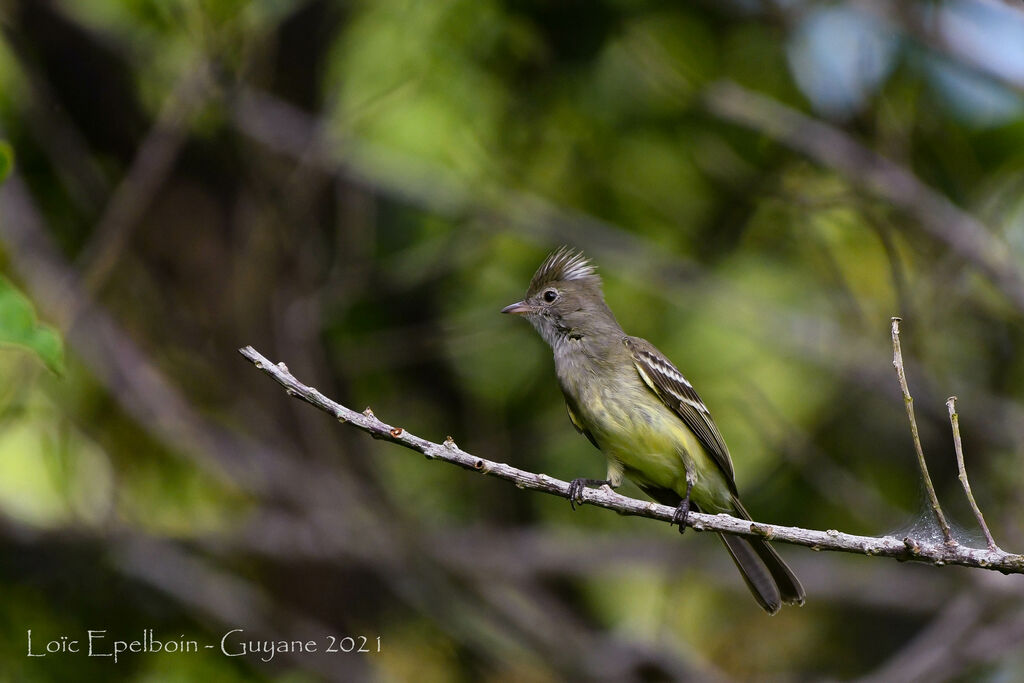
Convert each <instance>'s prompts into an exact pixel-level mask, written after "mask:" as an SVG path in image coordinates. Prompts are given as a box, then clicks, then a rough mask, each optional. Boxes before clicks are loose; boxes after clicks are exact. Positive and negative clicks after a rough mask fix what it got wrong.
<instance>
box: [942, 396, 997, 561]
mask: <svg viewBox="0 0 1024 683" xmlns="http://www.w3.org/2000/svg"><path fill="white" fill-rule="evenodd" d="M946 407H947V408H949V422H950V424H951V425H952V426H953V447H954V449H955V450H956V468H957V471H959V473H960V484H961V485H963V487H964V493H965V494H967V502H969V503H970V504H971V510H973V511H974V516H975V517H976V518H977V520H978V526H980V527H981V530H982V532H984V534H985V540H986V541H987V542H988V547H989V550H995V549H996V547H997V546H996V542H995V539H993V538H992V532H991V531H989V530H988V524H985V516H984V515H983V514H981V508H979V507H978V503H977V501H975V500H974V493H973V492H972V491H971V482H970V481H968V479H967V469H966V468H965V467H964V449H963V444H961V443H960V417H959V415H957V412H956V396H950V397H949V398H947V399H946Z"/></svg>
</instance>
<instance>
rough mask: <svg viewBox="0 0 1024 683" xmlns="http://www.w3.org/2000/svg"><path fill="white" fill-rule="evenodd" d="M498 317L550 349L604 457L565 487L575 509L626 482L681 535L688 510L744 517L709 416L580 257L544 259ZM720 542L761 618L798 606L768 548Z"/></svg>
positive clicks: (799, 597)
mask: <svg viewBox="0 0 1024 683" xmlns="http://www.w3.org/2000/svg"><path fill="white" fill-rule="evenodd" d="M501 312H502V313H506V314H511V315H516V316H522V317H524V318H526V320H528V321H529V322H530V323H531V324H532V325H533V327H534V328H535V329H536V330H537V332H538V333H539V334H540V336H541V337H542V338H543V339H544V340H545V341H546V342H547V343H548V345H550V346H551V349H552V351H553V354H554V362H555V374H556V375H557V377H558V383H559V386H560V387H561V390H562V394H563V396H564V398H565V404H566V409H567V411H568V413H569V421H570V422H571V423H572V425H573V427H575V428H576V431H578V432H579V433H581V434H582V435H583V436H585V437H586V438H587V439H588V440H589V441H590V443H592V444H593V445H594V446H595V447H596V448H597V449H598V450H600V451H601V452H602V453H603V454H604V455H605V456H606V458H607V465H608V469H607V474H606V477H605V479H592V478H583V477H579V478H576V479H573V480H572V482H571V484H570V487H569V494H570V495H569V499H570V503H572V504H573V507H574V508H575V504H576V503H577V502H580V496H581V494H582V492H583V489H584V487H588V486H605V485H607V486H609V487H611V488H617V487H618V486H620V485H621V484H622V481H623V477H626V478H628V479H629V480H630V481H632V482H633V483H634V484H636V485H637V486H638V487H639V488H640V490H641V491H643V492H644V493H645V494H647V495H648V496H650V497H651V498H652V499H654V500H655V501H657V502H659V503H661V504H663V505H670V506H673V507H675V508H676V511H675V514H674V515H673V523H677V524H679V531H680V533H682V532H683V531H685V528H686V520H687V517H688V515H689V512H690V510H691V509H693V510H697V511H698V512H705V513H709V514H719V513H726V514H729V515H732V516H735V517H740V518H742V519H748V520H749V519H751V517H750V514H749V513H748V512H747V510H746V508H745V507H743V504H742V503H741V502H740V499H739V494H738V491H737V488H736V476H735V471H734V468H733V463H732V457H731V456H730V454H729V448H728V446H726V444H725V439H724V438H723V437H722V434H721V432H720V431H719V429H718V427H717V426H716V425H715V422H714V420H713V419H712V417H711V411H709V410H708V408H707V406H705V405H704V402H703V401H702V400H701V398H700V396H699V395H698V394H697V392H696V390H695V389H694V388H693V385H692V384H691V383H690V382H689V380H687V379H686V377H685V376H684V375H683V373H682V372H680V371H679V369H678V368H677V367H676V366H675V365H674V364H673V363H672V361H670V360H669V359H668V357H667V356H665V354H663V353H662V352H661V351H659V350H658V349H657V348H656V347H655V346H654V345H653V344H652V343H650V342H649V341H647V340H645V339H641V338H639V337H633V336H630V335H628V334H626V333H625V331H623V329H622V326H621V325H619V322H618V320H616V318H615V315H614V314H613V313H612V311H611V309H610V308H609V307H608V304H607V303H606V302H605V299H604V292H603V289H602V283H601V278H600V276H599V275H598V274H597V271H596V268H595V266H594V265H593V264H592V263H591V261H590V260H589V259H588V258H587V257H586V256H584V255H583V253H582V252H580V251H578V250H575V249H572V248H570V247H568V246H563V247H561V248H559V249H557V250H556V251H554V252H552V253H551V254H550V255H549V256H548V257H547V258H546V259H545V260H544V262H543V263H542V264H541V265H540V267H539V268H538V269H537V271H536V273H534V275H533V278H532V279H531V281H530V286H529V289H528V290H527V292H526V298H524V299H523V300H521V301H517V302H516V303H514V304H510V305H509V306H506V307H505V308H503V309H502V310H501ZM719 536H720V537H721V539H722V542H723V543H724V544H725V547H726V549H727V550H728V551H729V555H730V556H731V557H732V560H733V562H735V563H736V567H737V568H738V569H739V571H740V574H741V575H742V577H743V580H744V581H745V582H746V584H747V587H748V588H749V589H750V592H751V593H752V594H753V596H754V598H755V599H756V600H757V603H758V604H759V605H760V606H761V607H762V608H763V609H764V610H765V611H766V612H768V613H769V614H775V613H776V612H778V610H779V609H780V607H781V605H782V604H790V605H802V604H803V603H804V598H805V593H804V589H803V586H801V585H800V581H799V579H797V577H796V575H795V574H794V573H793V571H792V570H791V569H790V568H789V566H788V565H787V564H786V563H785V562H784V561H783V560H782V558H781V557H779V554H778V553H777V552H776V551H775V549H774V548H773V547H772V546H771V544H769V543H768V541H766V540H764V539H758V538H745V537H740V536H733V535H728V534H719Z"/></svg>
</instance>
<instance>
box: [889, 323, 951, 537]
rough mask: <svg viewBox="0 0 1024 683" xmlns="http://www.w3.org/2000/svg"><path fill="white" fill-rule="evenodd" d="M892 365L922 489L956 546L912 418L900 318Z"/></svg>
mask: <svg viewBox="0 0 1024 683" xmlns="http://www.w3.org/2000/svg"><path fill="white" fill-rule="evenodd" d="M892 364H893V367H895V368H896V377H897V379H899V381H900V389H902V390H903V404H904V405H905V406H906V407H907V419H908V420H910V435H911V436H912V437H913V438H914V452H916V453H917V466H918V467H919V468H920V469H921V478H922V479H923V480H924V487H925V489H926V490H927V491H928V503H929V505H931V507H932V512H933V513H934V514H935V520H936V521H937V522H938V523H939V528H940V529H942V536H943V538H945V539H946V544H947V545H956V541H954V540H953V534H952V533H951V532H950V530H949V523H948V522H947V521H946V515H944V514H943V513H942V506H941V505H939V497H938V496H936V495H935V486H933V485H932V478H931V475H929V474H928V463H926V462H925V460H924V449H923V448H921V435H920V434H918V432H917V418H916V417H914V399H913V397H911V395H910V387H909V386H907V373H906V371H904V369H903V350H902V349H901V348H900V318H897V317H893V319H892Z"/></svg>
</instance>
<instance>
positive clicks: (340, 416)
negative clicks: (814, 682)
mask: <svg viewBox="0 0 1024 683" xmlns="http://www.w3.org/2000/svg"><path fill="white" fill-rule="evenodd" d="M239 353H241V354H242V355H243V356H244V357H245V358H246V359H248V360H249V361H251V362H252V363H253V364H254V365H255V366H256V367H257V368H258V369H260V370H262V371H263V372H265V373H267V374H268V375H270V376H271V377H273V378H274V380H276V381H277V383H278V384H280V385H281V386H283V387H284V388H285V390H286V392H287V393H288V395H289V396H294V397H296V398H301V399H302V400H303V401H306V402H307V403H309V404H310V405H312V406H314V407H316V408H319V409H320V410H322V411H324V412H326V413H328V414H330V415H332V416H333V417H334V418H336V419H337V420H339V421H340V422H347V423H349V424H351V425H352V426H354V427H356V428H357V429H360V430H362V431H364V432H367V433H368V434H370V436H372V437H373V438H375V439H380V440H383V441H390V442H392V443H395V444H398V445H400V446H404V447H406V448H408V449H410V450H414V451H417V452H419V453H422V454H423V455H425V456H426V457H427V459H428V460H443V461H444V462H447V463H450V464H453V465H458V466H459V467H462V468H464V469H467V470H473V471H475V472H480V473H481V474H487V475H490V476H492V477H498V478H499V479H504V480H505V481H510V482H512V483H514V484H515V485H516V486H517V487H518V488H522V489H530V490H532V491H541V492H543V493H548V494H551V495H555V496H560V497H562V498H569V496H570V493H569V483H568V482H565V481H562V480H560V479H556V478H554V477H550V476H548V475H546V474H537V473H534V472H528V471H526V470H521V469H518V468H515V467H512V466H511V465H507V464H505V463H501V462H494V461H492V460H486V459H484V458H480V457H477V456H475V455H473V454H472V453H467V452H466V451H464V450H462V449H461V448H459V447H458V446H457V445H456V444H455V441H454V440H452V439H451V437H449V438H448V439H446V440H445V441H444V443H435V442H433V441H428V440H427V439H424V438H421V437H419V436H416V435H415V434H412V433H410V432H408V431H406V430H405V429H403V428H402V427H394V426H392V425H389V424H386V423H384V422H382V421H380V420H378V419H377V418H376V417H375V416H374V414H373V411H371V410H370V409H369V408H367V409H366V410H365V411H363V412H361V413H360V412H356V411H354V410H352V409H351V408H347V407H345V406H343V405H341V404H339V403H337V402H335V401H332V400H331V399H329V398H327V397H326V396H324V395H323V394H321V393H320V392H319V391H317V390H316V389H315V388H312V387H309V386H306V385H305V384H303V383H302V382H300V381H298V380H297V379H295V377H293V376H292V374H291V373H290V372H288V368H287V367H285V366H284V364H283V363H282V364H274V363H272V362H271V361H270V360H268V359H267V358H265V357H264V356H263V355H262V354H260V353H259V352H258V351H256V350H255V349H254V348H252V347H251V346H246V347H245V348H242V349H239ZM582 499H583V501H582V502H584V503H589V504H591V505H595V506H597V507H603V508H607V509H609V510H615V511H616V512H618V513H620V514H623V515H630V516H636V517H647V518H650V519H659V520H661V521H663V522H671V521H672V518H673V515H674V514H675V508H672V507H668V506H667V505H659V504H657V503H652V502H648V501H643V500H637V499H635V498H629V497H627V496H623V495H619V494H618V493H615V492H614V491H612V490H611V489H609V488H606V487H603V488H600V489H584V491H583V494H582ZM687 524H688V525H689V526H690V527H692V528H693V529H694V530H696V531H716V532H720V533H727V534H734V535H736V536H746V537H748V538H765V539H769V540H773V541H779V542H782V543H792V544H794V545H802V546H806V547H809V548H811V549H812V550H831V551H838V552H847V553H856V554H861V555H881V556H884V557H892V558H894V559H897V560H915V561H920V562H926V563H930V564H933V565H946V564H956V565H961V566H965V567H978V568H984V569H995V570H997V571H1000V572H1003V573H1004V574H1024V555H1014V554H1011V553H1006V552H1004V551H1002V550H991V549H984V550H983V549H980V548H966V547H963V546H960V545H956V544H953V545H948V544H938V543H928V542H919V541H916V540H915V539H912V538H905V539H903V540H900V539H898V538H893V537H891V536H882V537H874V536H855V535H853V534H846V533H842V532H839V531H836V530H835V529H829V530H828V531H817V530H813V529H801V528H799V527H787V526H780V525H776V524H765V523H762V522H753V521H750V520H744V519H738V518H736V517H731V516H729V515H725V514H719V515H708V514H702V513H699V512H691V513H690V515H689V518H688V521H687Z"/></svg>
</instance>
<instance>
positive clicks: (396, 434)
mask: <svg viewBox="0 0 1024 683" xmlns="http://www.w3.org/2000/svg"><path fill="white" fill-rule="evenodd" d="M402 431H403V430H402V428H401V427H395V428H394V429H392V430H391V432H390V434H391V436H392V438H395V439H397V438H398V437H400V436H401V435H402Z"/></svg>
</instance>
